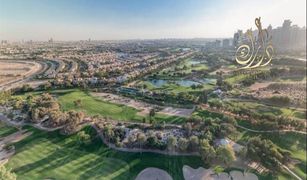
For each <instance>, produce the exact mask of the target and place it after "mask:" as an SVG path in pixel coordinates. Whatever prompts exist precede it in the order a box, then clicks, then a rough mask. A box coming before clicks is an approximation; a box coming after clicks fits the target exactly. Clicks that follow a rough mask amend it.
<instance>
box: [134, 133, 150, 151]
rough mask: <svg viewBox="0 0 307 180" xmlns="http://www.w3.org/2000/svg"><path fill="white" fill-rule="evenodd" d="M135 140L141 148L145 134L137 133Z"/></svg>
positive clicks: (144, 140)
mask: <svg viewBox="0 0 307 180" xmlns="http://www.w3.org/2000/svg"><path fill="white" fill-rule="evenodd" d="M136 140H137V142H138V144H139V146H140V148H142V147H143V145H144V144H145V142H146V140H147V138H146V135H145V134H144V133H139V134H138V135H137V138H136Z"/></svg>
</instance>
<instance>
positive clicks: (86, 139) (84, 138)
mask: <svg viewBox="0 0 307 180" xmlns="http://www.w3.org/2000/svg"><path fill="white" fill-rule="evenodd" d="M77 135H78V142H79V144H84V145H88V144H90V143H91V136H90V135H89V134H86V133H85V132H84V131H80V132H78V134H77Z"/></svg>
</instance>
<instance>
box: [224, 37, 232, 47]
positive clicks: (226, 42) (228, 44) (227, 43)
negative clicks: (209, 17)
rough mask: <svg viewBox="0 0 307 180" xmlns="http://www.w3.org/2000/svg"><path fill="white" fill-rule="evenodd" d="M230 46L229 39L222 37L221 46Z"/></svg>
mask: <svg viewBox="0 0 307 180" xmlns="http://www.w3.org/2000/svg"><path fill="white" fill-rule="evenodd" d="M229 46H230V40H229V39H223V48H228V47H229Z"/></svg>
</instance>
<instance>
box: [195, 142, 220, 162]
mask: <svg viewBox="0 0 307 180" xmlns="http://www.w3.org/2000/svg"><path fill="white" fill-rule="evenodd" d="M199 152H200V155H201V158H202V160H203V161H204V162H205V163H210V162H211V161H212V160H213V159H214V158H215V156H216V153H215V150H214V148H213V147H212V146H211V145H210V144H209V141H208V140H207V139H202V140H201V141H200V148H199Z"/></svg>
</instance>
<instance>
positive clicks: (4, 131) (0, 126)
mask: <svg viewBox="0 0 307 180" xmlns="http://www.w3.org/2000/svg"><path fill="white" fill-rule="evenodd" d="M14 132H17V129H16V128H14V127H11V126H7V125H6V124H5V123H3V122H0V138H2V137H5V136H8V135H10V134H13V133H14Z"/></svg>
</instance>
